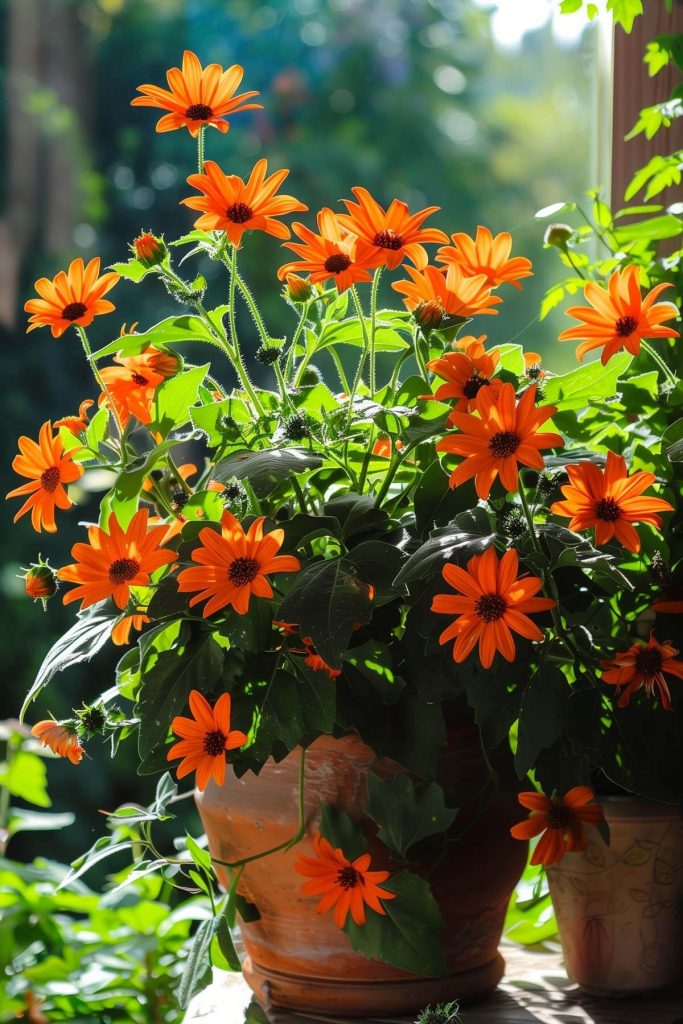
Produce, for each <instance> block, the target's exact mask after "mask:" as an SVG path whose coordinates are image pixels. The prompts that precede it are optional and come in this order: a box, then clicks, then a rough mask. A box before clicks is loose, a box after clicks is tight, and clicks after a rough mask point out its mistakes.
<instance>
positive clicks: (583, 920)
mask: <svg viewBox="0 0 683 1024" xmlns="http://www.w3.org/2000/svg"><path fill="white" fill-rule="evenodd" d="M600 803H601V805H602V807H603V809H604V812H605V818H606V820H607V823H608V824H609V827H610V845H609V846H606V845H605V843H604V841H603V839H602V837H601V836H600V834H599V833H598V831H597V829H594V828H591V829H590V831H589V839H588V845H587V846H586V849H585V850H583V851H581V852H579V853H570V854H566V855H565V857H564V858H563V859H562V861H560V863H559V864H555V865H553V866H551V867H550V868H548V882H549V885H550V894H551V896H552V900H553V904H554V907H555V913H556V915H557V921H558V927H559V931H560V939H561V941H562V948H563V950H564V956H565V962H566V966H567V973H568V974H569V977H570V978H572V979H573V980H574V981H577V982H578V983H579V984H580V985H581V987H582V988H584V989H586V991H588V992H590V993H592V994H594V995H605V996H615V995H629V994H631V993H634V992H648V991H651V990H653V989H659V988H666V987H668V986H670V985H674V984H676V983H677V982H679V981H681V980H683V820H682V819H681V816H680V813H679V811H678V810H677V809H676V808H674V807H669V806H667V805H664V804H655V803H651V802H649V801H644V800H637V799H635V798H631V797H618V796H615V797H603V798H601V799H600Z"/></svg>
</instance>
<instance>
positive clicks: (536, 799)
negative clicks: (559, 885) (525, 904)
mask: <svg viewBox="0 0 683 1024" xmlns="http://www.w3.org/2000/svg"><path fill="white" fill-rule="evenodd" d="M517 799H518V800H519V802H520V804H521V805H522V807H528V808H529V810H530V811H531V813H530V815H529V817H528V818H527V820H526V821H520V823H519V824H518V825H513V827H512V828H511V829H510V834H511V835H512V836H514V838H515V839H525V840H526V839H533V837H534V836H538V835H540V834H541V832H542V833H543V835H542V836H541V838H540V839H539V841H538V844H537V846H536V849H535V850H534V853H533V856H532V858H531V863H532V864H533V865H534V866H535V865H537V864H545V865H546V866H547V865H549V864H557V863H558V861H561V860H562V858H563V857H564V855H565V853H572V852H573V851H575V850H584V849H585V847H586V836H585V834H584V830H583V825H584V823H586V824H588V825H597V824H599V822H601V821H602V820H603V818H604V815H603V813H602V808H601V807H600V806H599V805H598V804H593V803H591V800H594V799H595V796H594V794H593V790H592V789H589V788H588V786H574V788H573V789H570V790H569V792H568V793H565V795H564V796H563V797H562V799H560V797H558V796H552V797H548V796H545V795H544V794H543V793H536V792H533V793H518V795H517Z"/></svg>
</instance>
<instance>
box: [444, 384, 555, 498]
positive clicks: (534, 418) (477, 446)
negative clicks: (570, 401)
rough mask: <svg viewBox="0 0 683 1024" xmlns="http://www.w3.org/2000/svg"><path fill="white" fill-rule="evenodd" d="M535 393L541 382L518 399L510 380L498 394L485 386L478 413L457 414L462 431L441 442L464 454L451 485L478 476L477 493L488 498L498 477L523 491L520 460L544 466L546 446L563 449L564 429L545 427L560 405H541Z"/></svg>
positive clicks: (507, 485) (507, 486)
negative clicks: (547, 429)
mask: <svg viewBox="0 0 683 1024" xmlns="http://www.w3.org/2000/svg"><path fill="white" fill-rule="evenodd" d="M535 398H536V385H535V384H532V385H531V387H529V388H527V389H526V391H525V392H524V394H523V395H522V397H521V398H520V400H519V402H517V401H516V400H515V389H514V388H513V386H512V384H510V383H505V384H503V386H502V387H501V388H500V391H499V392H498V394H497V395H493V394H491V389H490V388H482V389H481V390H480V391H479V393H478V395H477V397H476V399H475V408H476V410H477V413H478V414H479V415H478V416H475V415H474V414H473V413H464V412H453V413H451V416H450V422H451V423H452V424H453V425H454V426H456V427H458V428H459V429H460V430H461V431H462V433H461V434H448V435H447V436H446V437H444V438H442V439H441V440H440V441H438V442H437V445H436V449H437V451H440V452H448V453H449V454H451V455H462V456H464V458H463V461H462V462H461V463H460V465H459V466H458V467H457V468H456V469H455V470H454V471H453V473H452V474H451V479H450V485H451V487H457V486H458V484H462V483H464V482H465V480H469V479H471V477H474V478H475V481H474V482H475V486H476V489H477V494H478V496H479V497H480V498H484V499H485V498H488V496H489V493H490V491H491V487H492V485H493V481H494V480H495V479H496V477H497V476H500V482H501V484H502V485H503V487H504V488H505V490H506V491H508V492H513V491H516V490H518V488H519V465H520V464H521V465H522V466H531V467H532V468H533V469H543V465H544V463H543V456H542V455H541V454H540V449H542V448H559V447H561V446H562V445H563V444H564V441H563V440H562V438H561V437H560V435H559V434H552V433H545V432H539V430H538V428H539V427H540V425H541V424H542V423H545V421H546V420H548V419H550V417H551V416H552V415H553V413H554V412H556V409H555V406H553V405H548V406H546V407H545V408H544V409H537V408H536V406H535V404H534V401H535Z"/></svg>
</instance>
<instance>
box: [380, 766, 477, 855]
mask: <svg viewBox="0 0 683 1024" xmlns="http://www.w3.org/2000/svg"><path fill="white" fill-rule="evenodd" d="M366 809H367V813H368V814H369V815H370V817H371V818H372V819H373V820H374V821H375V822H376V823H377V825H378V826H379V838H380V839H381V840H382V842H383V843H384V844H385V846H388V847H389V849H390V850H391V851H392V852H393V853H395V854H396V855H397V857H398V858H399V859H400V860H410V850H411V848H412V847H413V846H415V845H416V844H417V843H419V842H420V841H421V840H423V839H427V838H428V837H430V836H434V835H438V834H440V833H443V832H447V831H448V829H449V828H450V827H451V825H452V824H453V822H454V821H455V817H456V815H457V813H458V812H457V810H454V809H451V808H448V807H446V804H445V802H444V795H443V790H442V788H441V786H440V785H439V784H438V783H437V782H428V783H423V784H422V785H417V786H416V785H415V784H414V783H413V782H412V781H411V780H410V778H409V777H408V776H407V775H406V774H405V773H404V772H397V774H396V775H395V776H394V777H393V779H380V778H379V776H378V775H375V774H374V773H373V772H370V774H369V775H368V802H367V808H366Z"/></svg>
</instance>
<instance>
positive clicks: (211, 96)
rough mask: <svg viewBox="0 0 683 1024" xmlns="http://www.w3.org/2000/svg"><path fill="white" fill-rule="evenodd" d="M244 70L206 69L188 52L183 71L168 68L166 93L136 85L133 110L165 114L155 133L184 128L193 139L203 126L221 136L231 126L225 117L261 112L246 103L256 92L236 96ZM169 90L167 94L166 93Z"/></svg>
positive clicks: (212, 66)
mask: <svg viewBox="0 0 683 1024" xmlns="http://www.w3.org/2000/svg"><path fill="white" fill-rule="evenodd" d="M243 75H244V68H242V67H240V66H239V64H233V65H232V67H229V68H227V69H226V70H223V68H222V67H221V66H220V64H207V66H206V67H205V68H202V65H201V63H200V61H199V58H198V57H197V55H196V54H195V53H193V52H192V51H191V50H185V52H184V53H183V67H182V70H181V69H180V68H171V69H170V70H169V71H167V72H166V79H167V81H168V86H169V88H168V89H162V88H160V87H159V86H158V85H139V86H138V92H140V93H142V95H141V96H136V97H135V99H134V100H131V106H132V107H157V108H158V109H159V110H167V111H169V113H167V114H164V116H163V117H161V118H160V119H159V120H158V121H157V131H158V132H172V131H174V130H175V129H176V128H187V130H188V131H189V133H190V135H192V137H193V138H195V137H196V136H197V135H198V134H199V131H200V129H202V128H203V127H204V126H205V125H209V124H210V125H213V127H214V128H217V129H218V130H219V131H220V132H227V131H228V129H229V127H230V125H229V123H228V122H227V121H226V120H225V118H226V116H227V115H230V116H232V114H239V113H241V112H242V111H244V110H260V109H261V107H262V105H261V104H260V103H247V102H246V101H247V100H250V99H252V97H253V96H258V92H253V91H252V92H243V93H240V94H239V95H237V96H236V95H235V93H236V92H237V90H238V89H239V87H240V83H241V81H242V77H243ZM169 90H170V91H169Z"/></svg>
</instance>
